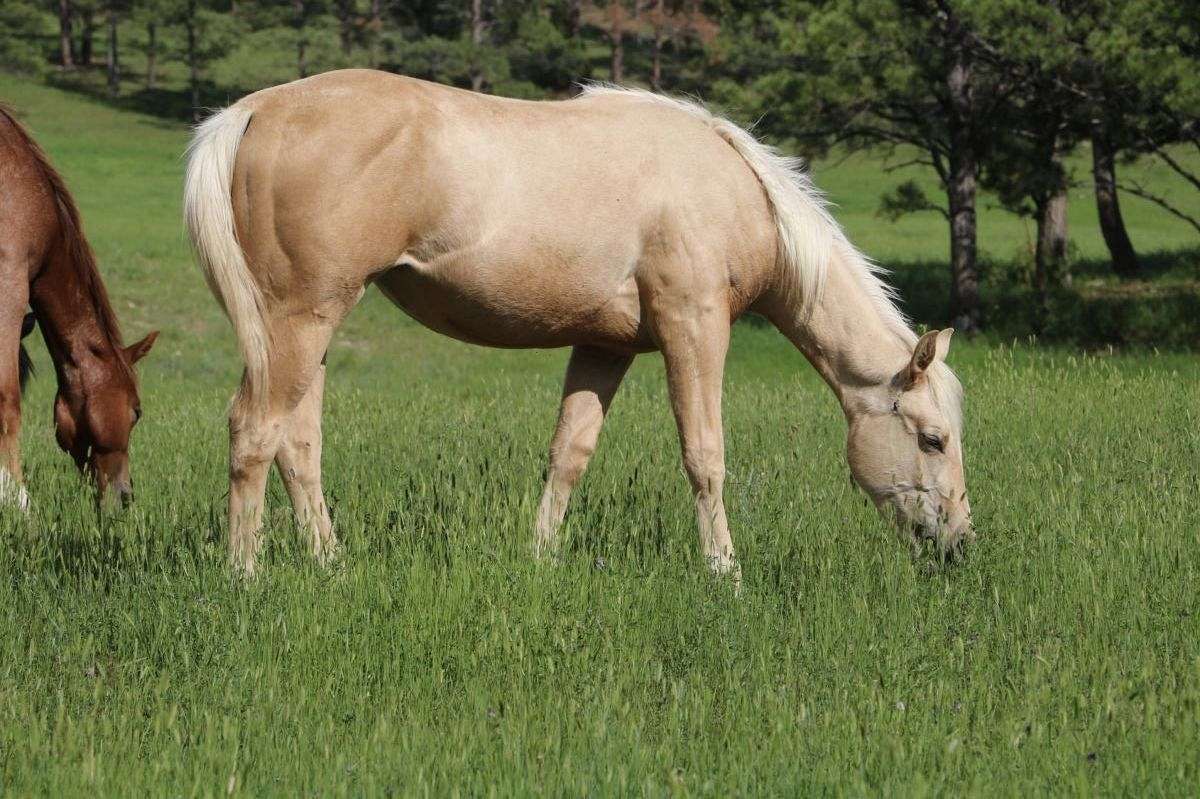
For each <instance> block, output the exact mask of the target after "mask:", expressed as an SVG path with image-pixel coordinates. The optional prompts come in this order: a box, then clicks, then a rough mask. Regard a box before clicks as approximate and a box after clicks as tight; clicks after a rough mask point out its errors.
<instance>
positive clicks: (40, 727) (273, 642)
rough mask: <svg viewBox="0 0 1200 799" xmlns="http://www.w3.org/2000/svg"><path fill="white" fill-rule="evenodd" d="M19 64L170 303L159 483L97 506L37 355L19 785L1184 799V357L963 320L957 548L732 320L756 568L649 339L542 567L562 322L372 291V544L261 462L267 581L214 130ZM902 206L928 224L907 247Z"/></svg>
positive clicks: (332, 422) (1187, 710)
mask: <svg viewBox="0 0 1200 799" xmlns="http://www.w3.org/2000/svg"><path fill="white" fill-rule="evenodd" d="M0 97H3V98H4V99H5V100H7V101H8V102H10V103H12V104H13V105H15V106H17V107H18V108H20V109H22V110H23V111H24V112H27V119H28V121H29V122H30V124H31V126H32V127H33V129H34V130H35V132H36V133H37V134H38V136H39V137H40V138H41V140H42V141H43V143H44V144H45V145H46V147H47V149H48V150H49V151H50V153H51V155H52V156H53V157H54V159H55V161H56V162H57V163H58V164H59V165H60V166H61V167H62V170H63V172H64V173H65V174H66V176H67V178H68V180H69V181H70V184H71V186H72V187H73V188H74V190H75V193H76V195H77V197H78V199H79V202H80V205H81V206H82V208H83V211H84V214H85V218H86V221H87V228H88V231H89V232H90V234H91V238H92V241H93V242H94V244H95V246H96V249H97V251H98V252H99V254H100V257H101V260H102V263H103V266H104V273H105V277H106V279H107V282H108V285H109V288H110V290H111V291H112V293H113V295H114V297H115V299H116V306H117V308H118V311H119V313H120V314H121V316H122V318H123V319H124V320H125V323H126V328H127V332H128V334H129V337H130V338H131V339H132V338H133V337H134V336H140V335H141V334H142V333H143V332H144V331H145V330H146V329H149V328H152V327H161V328H162V329H163V330H164V333H163V337H162V338H161V339H160V343H159V344H158V345H157V348H156V350H155V351H154V352H153V353H151V355H150V356H149V358H148V359H147V360H146V361H145V362H144V365H143V367H142V375H143V400H144V407H145V419H144V421H143V422H142V424H141V425H140V426H139V428H138V430H137V432H136V435H135V450H134V453H133V458H134V478H135V481H136V489H137V503H136V505H135V506H134V507H133V508H132V509H130V510H129V511H127V512H125V513H123V514H120V515H117V516H114V517H111V518H107V519H101V518H99V517H98V516H97V515H96V513H95V511H94V509H93V507H92V504H91V499H90V496H89V495H88V493H87V492H86V491H85V490H84V489H83V487H82V486H81V485H80V484H79V481H78V478H77V477H76V475H75V474H74V471H73V467H72V466H71V465H70V463H69V459H68V458H67V457H66V456H64V455H63V454H61V453H60V452H58V451H57V449H56V448H55V446H54V444H53V435H52V431H51V428H50V424H49V413H48V410H49V406H50V401H51V398H52V395H53V380H52V379H51V377H50V375H51V372H50V371H49V367H48V362H47V361H46V358H45V353H44V351H42V350H41V349H40V345H38V348H37V351H36V352H35V355H36V357H37V358H38V360H39V364H40V365H41V366H42V370H41V374H40V375H39V377H38V378H37V379H36V381H35V382H34V384H33V385H32V388H31V391H30V394H29V397H28V399H27V402H26V409H27V414H26V430H25V434H24V440H25V454H26V466H27V476H28V479H29V482H30V486H31V489H32V492H33V495H34V502H35V505H34V510H33V513H32V516H31V518H29V519H24V518H21V517H19V516H18V515H15V514H13V513H11V512H8V511H0V577H2V579H0V794H5V795H8V794H11V795H14V796H19V795H27V794H33V793H38V794H51V795H156V796H157V795H177V794H178V795H185V794H186V795H192V794H203V795H215V794H225V793H230V792H231V793H238V794H243V795H250V796H258V795H298V794H309V795H322V796H324V795H334V794H353V795H387V794H393V795H397V794H398V795H413V794H415V795H445V794H459V795H480V794H497V795H513V794H516V795H527V794H530V793H539V794H547V795H566V794H572V795H578V794H639V793H650V794H667V793H672V794H681V795H711V796H726V795H740V794H761V793H773V794H779V795H809V794H813V793H828V794H851V795H864V794H868V795H876V794H892V795H896V794H899V795H922V794H951V795H960V794H980V795H1005V796H1008V795H1016V794H1021V793H1036V794H1045V793H1053V794H1068V793H1070V794H1078V795H1094V794H1097V793H1103V794H1133V793H1137V794H1149V795H1181V794H1184V793H1186V792H1190V789H1194V786H1195V785H1196V783H1197V780H1198V779H1200V767H1198V763H1197V760H1196V756H1195V752H1196V751H1197V748H1198V747H1200V651H1198V649H1197V643H1196V642H1197V640H1200V621H1198V620H1200V615H1198V614H1200V600H1198V592H1197V585H1198V582H1197V580H1198V578H1200V548H1198V547H1197V538H1196V533H1197V530H1198V529H1200V505H1198V504H1197V503H1196V501H1195V497H1196V496H1197V493H1198V492H1200V479H1198V477H1197V470H1196V466H1197V464H1198V463H1200V418H1198V417H1200V402H1198V395H1197V388H1196V387H1197V385H1198V381H1200V359H1197V357H1196V356H1195V355H1193V354H1190V353H1187V352H1164V353H1162V354H1157V353H1153V352H1148V351H1147V352H1141V351H1138V352H1133V353H1128V354H1121V353H1118V354H1115V355H1111V356H1103V357H1097V356H1084V355H1077V354H1072V353H1071V352H1069V351H1066V350H1061V349H1058V350H1054V349H1033V348H1029V347H1026V346H1019V347H1016V348H1012V347H1000V346H995V345H989V344H987V343H985V342H982V341H981V342H976V343H960V344H956V347H955V351H954V352H953V353H952V361H953V362H954V364H955V365H956V366H957V367H958V368H959V371H960V373H961V376H962V378H963V381H964V383H965V384H966V386H967V391H968V411H967V423H968V429H967V447H966V450H967V461H968V464H967V466H968V480H969V484H970V487H971V491H972V504H973V506H974V508H975V513H976V520H977V524H978V527H979V530H980V541H979V544H978V546H977V547H976V548H975V549H974V550H972V551H971V553H970V557H969V559H968V561H967V562H966V563H965V564H964V565H962V566H960V567H957V568H953V569H950V570H945V571H941V570H934V569H931V568H930V564H929V563H928V562H927V561H925V560H923V559H921V558H914V557H913V556H911V555H910V554H909V552H908V551H907V550H906V549H905V548H904V547H903V546H901V545H900V544H899V543H898V542H897V541H896V538H895V536H894V535H893V534H892V533H891V532H890V531H889V530H888V528H887V527H886V526H885V525H884V524H883V523H882V521H880V520H879V519H877V518H876V515H875V513H874V511H873V510H872V509H871V508H869V507H867V504H866V503H865V502H864V500H863V498H862V497H861V495H859V494H858V493H856V492H855V491H854V490H852V489H851V488H850V486H849V485H848V480H847V469H846V467H845V465H844V460H843V454H842V441H843V438H844V422H843V421H842V418H841V413H840V410H839V409H838V407H837V405H836V403H835V402H834V400H833V398H832V397H831V396H830V394H829V392H828V391H827V389H826V388H825V387H824V386H823V384H821V383H820V381H819V380H818V379H817V378H816V376H815V374H814V373H813V372H812V370H811V369H809V368H808V367H807V365H806V364H805V363H804V362H803V360H802V358H801V357H800V356H799V355H798V354H797V353H796V352H794V351H793V350H792V349H791V348H790V346H789V345H787V344H786V343H785V342H784V341H783V339H782V338H781V337H779V336H778V335H776V334H775V333H774V332H772V331H769V330H766V329H764V328H760V327H753V326H740V327H739V328H738V330H737V332H736V336H735V342H734V353H733V356H732V358H731V361H730V365H729V374H728V380H727V387H726V394H725V409H726V410H725V416H726V429H727V440H728V448H729V471H730V479H729V488H728V496H727V501H728V505H729V513H730V517H731V520H732V523H733V525H734V540H735V543H736V544H737V546H738V547H739V550H740V555H741V560H742V565H743V571H744V575H745V584H744V590H743V593H742V596H741V597H740V598H735V597H734V596H732V595H731V592H730V591H729V590H728V588H727V587H726V586H724V585H722V584H720V583H715V582H713V581H712V580H710V579H709V578H708V577H707V576H706V575H705V573H704V570H703V567H702V564H701V563H700V558H699V556H698V551H697V550H698V546H697V542H696V534H695V531H694V526H693V520H692V512H691V502H690V500H689V498H688V495H687V487H686V481H685V480H684V478H683V476H682V472H681V469H680V467H679V459H678V454H677V445H676V442H675V433H674V428H673V425H672V422H671V419H670V415H669V413H668V409H667V403H666V396H665V386H664V382H663V378H662V374H661V367H660V365H659V363H658V362H657V359H656V358H655V357H645V358H642V359H639V362H638V363H637V364H636V366H635V368H634V370H633V372H632V374H631V376H630V378H629V380H628V382H627V384H626V385H625V386H624V387H623V389H622V391H621V394H620V396H619V397H618V399H617V402H616V403H615V406H614V410H613V413H612V417H611V419H610V421H609V423H608V425H607V428H606V431H605V434H604V436H603V438H602V442H601V448H600V451H599V453H598V454H597V456H596V458H595V461H594V464H593V467H592V469H591V470H590V471H589V473H588V475H587V477H586V478H585V479H584V481H583V484H582V486H581V488H580V490H579V491H578V492H577V495H576V497H575V501H574V503H573V507H572V510H571V512H570V514H569V517H568V518H569V521H568V530H567V534H568V536H569V542H570V543H569V547H568V549H567V553H566V555H565V557H564V559H563V562H562V563H561V565H558V566H554V567H545V566H536V565H534V564H533V563H531V562H530V559H529V557H528V554H527V553H528V545H529V541H530V537H531V533H530V528H531V525H532V519H533V514H534V506H535V503H536V500H537V496H538V492H539V489H540V478H541V471H542V463H543V459H544V450H545V448H546V445H547V443H548V439H549V435H550V431H551V427H552V425H553V421H554V415H555V412H556V403H557V399H558V392H559V381H560V376H561V372H562V369H563V365H564V353H562V352H553V353H544V352H503V351H489V350H483V349H478V348H471V347H467V346H465V345H460V344H457V343H455V342H452V341H448V340H446V339H444V338H439V337H437V336H435V335H433V334H430V333H428V332H426V331H424V330H422V329H421V328H419V327H417V326H415V325H414V324H412V323H409V322H407V321H406V320H405V319H404V318H402V317H401V316H400V315H399V314H398V313H397V312H395V311H393V310H392V309H390V308H389V307H387V306H386V305H385V304H384V303H383V302H382V301H380V300H379V299H378V298H376V297H375V295H374V294H373V293H372V294H371V295H369V297H368V299H367V300H366V301H364V303H363V306H362V307H361V308H360V309H359V310H358V311H356V312H355V314H354V315H353V316H352V317H351V319H350V320H349V322H348V323H347V325H346V327H345V329H344V330H343V331H342V333H340V334H339V336H338V337H337V339H336V341H335V344H334V346H333V348H332V350H331V353H330V360H329V363H330V387H329V396H328V399H327V410H326V417H325V418H326V423H325V424H326V428H325V429H326V435H327V443H326V462H325V477H326V488H327V492H328V495H329V498H330V501H331V504H332V506H333V508H334V512H335V518H336V526H337V528H338V531H339V533H340V535H341V537H342V539H343V541H344V543H345V553H344V557H343V559H342V561H341V563H340V565H339V566H338V567H337V568H336V569H334V570H332V571H328V572H326V571H323V570H321V569H318V568H316V567H314V566H313V565H312V564H311V563H310V562H309V561H308V558H307V557H306V556H305V554H304V552H303V547H302V546H301V544H300V543H299V542H298V541H297V539H296V535H295V532H294V529H293V525H292V523H291V521H290V518H289V511H288V509H287V505H286V498H285V496H284V493H283V491H282V489H281V487H280V486H279V484H278V482H277V481H275V480H274V478H273V481H272V484H271V487H270V490H269V496H268V502H269V505H270V509H271V510H270V513H269V517H268V530H269V533H268V536H269V541H270V544H269V547H268V549H267V552H266V558H265V566H266V569H265V574H264V576H263V577H262V578H261V579H259V580H258V581H256V582H255V583H253V584H252V585H248V586H246V585H240V584H238V583H235V582H234V581H233V580H232V579H231V577H230V575H229V573H228V571H227V569H226V567H225V563H224V542H223V532H222V529H223V520H222V515H223V506H224V492H225V490H226V482H225V473H226V454H225V448H226V444H225V429H224V422H223V416H224V410H225V404H226V401H227V399H228V396H229V393H230V391H231V389H232V387H233V385H234V382H235V378H236V375H237V372H238V367H237V364H236V361H235V359H234V356H233V346H232V336H231V335H230V333H229V331H228V329H227V324H226V323H225V322H224V321H223V319H222V318H221V317H220V315H219V313H218V312H217V310H216V307H215V305H214V303H213V302H212V300H211V298H210V297H209V296H208V293H207V290H206V289H205V288H204V286H203V282H202V280H201V279H200V277H199V275H198V273H197V271H196V270H195V268H194V267H193V266H192V265H191V264H190V260H189V256H188V254H187V249H186V247H185V243H184V239H183V236H182V233H181V230H180V225H179V222H178V218H179V213H178V193H179V178H180V175H181V170H182V164H181V161H180V151H181V149H182V146H183V144H184V142H185V139H186V132H185V130H184V129H183V128H181V127H177V126H173V125H169V124H164V123H162V122H161V121H159V120H156V119H153V118H150V117H139V116H136V115H133V114H130V113H127V112H118V111H114V110H112V109H110V108H107V107H105V106H103V105H98V104H94V103H91V102H87V101H82V100H80V99H79V98H78V97H74V96H71V95H69V94H65V93H62V92H58V91H54V90H49V89H46V88H42V87H38V86H35V85H32V84H25V83H19V82H16V81H14V80H12V79H9V78H2V77H0ZM839 170H842V171H839ZM869 171H870V165H869V164H865V163H860V164H854V163H850V164H846V165H842V166H841V167H838V168H837V169H829V170H827V171H826V172H825V174H823V176H822V182H823V183H825V184H826V185H827V186H829V187H830V188H832V189H833V190H834V194H835V199H837V200H838V201H839V202H840V203H841V205H842V207H843V208H844V209H845V213H844V218H845V219H846V221H847V224H848V225H849V227H850V229H851V231H852V233H853V235H855V237H856V239H857V240H858V241H860V242H861V243H862V244H863V245H864V247H865V248H866V249H868V250H869V251H873V252H875V253H876V254H881V255H885V256H886V255H887V254H888V253H889V252H894V253H898V257H901V258H903V259H909V258H921V257H928V258H931V259H935V258H937V257H938V254H939V253H940V250H939V249H938V248H940V247H941V241H942V239H943V238H944V237H943V236H941V235H940V233H941V229H940V223H938V222H936V220H932V219H930V220H925V221H922V220H920V219H919V218H914V219H912V220H906V221H905V222H903V223H901V225H900V226H897V228H896V229H893V228H891V227H890V226H887V225H884V224H883V223H882V222H878V221H876V222H874V223H872V222H871V221H870V218H871V213H872V211H871V206H870V203H869V202H868V200H867V199H864V197H863V196H862V195H865V194H867V193H869V192H871V191H874V187H872V185H871V184H870V183H869V182H865V178H864V174H865V173H867V172H869ZM856 185H857V186H860V188H859V189H858V190H857V191H856V192H853V191H850V189H851V188H853V187H854V186H856ZM840 187H848V188H846V189H843V188H840ZM845 192H850V193H845ZM1130 216H1131V217H1133V216H1134V213H1133V212H1132V211H1131V212H1130ZM996 219H998V217H994V216H993V215H992V214H991V213H990V212H989V213H985V214H984V221H985V223H986V226H987V227H988V228H989V229H991V228H990V226H991V225H992V224H993V222H995V220H996ZM1146 220H1147V221H1146V222H1145V224H1147V225H1150V224H1159V223H1158V222H1157V221H1153V222H1152V221H1151V220H1150V217H1149V216H1147V217H1146ZM1131 221H1132V219H1131ZM996 224H1000V223H998V222H997V223H996ZM1137 224H1142V222H1138V223H1137ZM1163 224H1165V223H1163ZM907 225H914V226H915V225H925V228H924V229H925V230H926V231H927V232H928V233H929V236H930V240H933V234H934V233H935V232H936V233H938V236H937V238H936V242H937V243H936V245H932V244H931V245H929V246H928V247H925V248H922V247H921V246H919V245H920V239H915V240H914V243H913V244H912V245H911V247H910V248H909V249H905V247H909V246H910V245H900V244H897V243H895V241H894V238H895V237H898V236H900V235H901V233H900V232H897V231H903V230H904V229H906V228H905V227H904V226H907ZM1164 229H1166V228H1164ZM1075 230H1076V232H1077V233H1078V234H1079V235H1080V238H1081V240H1086V238H1087V237H1089V236H1091V237H1095V233H1094V231H1092V232H1089V231H1087V230H1086V229H1085V225H1084V224H1083V223H1080V224H1078V225H1076V228H1075ZM1136 230H1137V228H1135V236H1136V235H1137V233H1136ZM905 235H907V234H905ZM988 235H989V236H990V235H992V234H991V233H989V234H988ZM1080 246H1081V247H1084V246H1092V245H1091V244H1081V245H1080ZM889 248H891V249H890V250H889Z"/></svg>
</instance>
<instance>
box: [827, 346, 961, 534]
mask: <svg viewBox="0 0 1200 799" xmlns="http://www.w3.org/2000/svg"><path fill="white" fill-rule="evenodd" d="M953 332H954V331H953V330H949V329H948V330H942V331H940V332H939V331H937V330H934V331H930V332H929V333H926V334H925V335H924V336H922V337H921V339H920V341H918V342H917V345H916V348H915V349H914V350H913V354H912V358H911V360H910V361H909V362H908V363H907V364H905V365H903V366H902V367H901V368H900V369H899V371H898V372H897V373H896V374H895V375H894V376H893V377H892V379H891V380H889V381H888V382H886V383H885V384H884V385H881V386H878V387H876V388H875V389H873V393H872V395H871V397H870V401H869V402H867V403H865V407H863V408H860V409H859V410H858V412H857V413H855V414H853V415H852V417H851V419H850V430H849V438H848V446H847V455H848V458H849V461H850V471H851V473H852V474H853V475H854V480H855V482H857V483H858V485H859V486H860V487H862V489H863V490H864V491H866V492H867V493H868V494H869V495H870V496H871V499H872V500H873V501H874V502H875V505H876V507H878V508H879V509H880V510H881V511H890V512H891V513H893V514H894V516H895V518H896V520H897V521H898V522H899V523H900V525H901V527H902V528H903V529H904V530H906V531H908V532H910V533H912V534H913V535H914V536H915V537H917V538H922V539H932V540H934V541H936V542H937V544H938V545H939V547H940V548H941V550H942V552H943V553H951V552H957V550H958V548H959V546H960V545H961V544H962V543H963V542H964V541H965V540H969V539H970V538H972V537H973V532H972V530H971V503H970V501H969V500H968V499H967V486H966V480H965V478H964V476H963V459H962V438H961V426H962V422H961V419H960V418H959V416H960V410H959V408H960V402H961V400H960V392H961V389H960V387H959V385H958V381H957V379H956V378H955V377H954V374H953V373H952V372H951V371H950V370H949V368H947V367H946V365H945V358H946V353H947V351H948V350H949V349H950V336H951V334H952V333H953Z"/></svg>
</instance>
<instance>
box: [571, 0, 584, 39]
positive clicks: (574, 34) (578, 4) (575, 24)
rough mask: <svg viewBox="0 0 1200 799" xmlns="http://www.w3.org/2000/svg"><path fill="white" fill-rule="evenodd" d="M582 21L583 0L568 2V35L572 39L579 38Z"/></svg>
mask: <svg viewBox="0 0 1200 799" xmlns="http://www.w3.org/2000/svg"><path fill="white" fill-rule="evenodd" d="M582 21H583V0H567V35H569V36H570V37H571V38H572V39H578V38H579V28H580V27H581V25H582Z"/></svg>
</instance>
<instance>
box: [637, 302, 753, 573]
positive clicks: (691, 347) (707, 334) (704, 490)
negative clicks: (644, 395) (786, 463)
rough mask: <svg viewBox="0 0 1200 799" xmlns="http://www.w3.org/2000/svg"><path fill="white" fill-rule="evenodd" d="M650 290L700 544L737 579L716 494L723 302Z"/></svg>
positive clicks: (720, 478) (721, 474)
mask: <svg viewBox="0 0 1200 799" xmlns="http://www.w3.org/2000/svg"><path fill="white" fill-rule="evenodd" d="M650 294H651V297H652V300H651V302H650V303H649V308H648V310H649V314H650V319H649V321H650V323H651V325H652V329H653V330H654V332H655V336H656V339H657V341H658V345H659V347H660V348H661V350H662V354H663V361H664V363H665V365H666V370H667V388H668V390H669V392H670V396H671V406H672V409H673V410H674V412H675V421H676V424H677V425H678V427H679V440H680V444H681V446H682V449H683V465H684V469H685V470H686V471H687V474H688V479H689V480H690V481H691V484H692V492H693V494H694V495H695V498H696V521H697V524H698V526H699V528H700V547H701V550H702V552H703V554H704V557H705V559H706V560H707V561H708V566H709V568H710V569H712V570H713V571H714V572H716V573H717V574H727V575H731V576H733V577H734V579H735V580H740V571H739V569H738V566H737V561H736V560H735V558H734V552H733V541H732V539H731V538H730V537H729V523H728V522H727V521H726V518H725V501H724V499H723V496H722V491H723V489H724V485H725V436H724V431H723V430H722V427H721V382H722V376H723V374H724V370H725V355H726V353H727V352H728V350H729V305H728V302H727V300H726V299H725V297H724V295H723V293H722V292H719V291H718V290H713V291H712V292H711V296H710V297H709V298H707V299H705V295H704V294H702V293H699V292H698V293H697V294H696V295H694V296H692V297H684V296H672V294H671V293H664V292H662V291H657V292H651V293H650ZM664 294H665V295H664Z"/></svg>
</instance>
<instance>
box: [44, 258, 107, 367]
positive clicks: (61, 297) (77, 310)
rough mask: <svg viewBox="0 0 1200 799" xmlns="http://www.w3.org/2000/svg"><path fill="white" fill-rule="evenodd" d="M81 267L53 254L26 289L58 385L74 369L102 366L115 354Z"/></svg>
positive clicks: (99, 310)
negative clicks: (56, 375) (57, 377)
mask: <svg viewBox="0 0 1200 799" xmlns="http://www.w3.org/2000/svg"><path fill="white" fill-rule="evenodd" d="M64 249H65V248H64ZM82 268H88V267H82ZM82 268H81V267H77V266H76V264H75V263H74V261H73V260H72V258H71V257H70V256H69V255H68V254H67V253H65V252H63V253H58V254H55V255H54V256H52V257H51V258H50V259H48V260H47V262H46V264H45V265H44V266H43V268H42V271H41V272H40V273H39V274H38V275H37V277H36V278H35V279H34V281H33V282H32V284H31V285H30V287H29V288H30V292H29V304H30V305H31V306H32V307H33V311H34V314H35V315H36V316H37V320H38V325H39V327H40V328H41V330H42V336H43V338H45V340H46V349H47V350H48V351H49V352H50V357H51V359H52V360H53V361H54V366H55V370H56V371H57V372H58V376H59V382H60V383H61V382H63V380H64V378H67V377H68V376H69V373H70V372H71V371H72V370H73V369H79V368H82V367H83V366H85V365H87V364H96V363H101V364H103V363H106V362H108V361H109V360H110V359H111V358H112V357H113V356H114V355H115V353H114V352H113V342H112V339H111V338H110V336H109V335H108V333H107V328H106V323H105V319H104V314H103V312H102V310H101V308H100V307H99V304H98V303H99V301H98V299H97V297H96V296H95V295H94V293H93V291H92V289H91V287H90V286H89V285H88V284H87V279H86V278H85V277H84V275H83V274H82V271H81V269H82Z"/></svg>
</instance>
